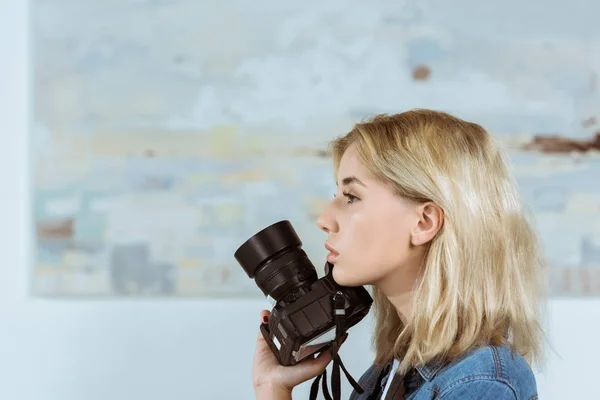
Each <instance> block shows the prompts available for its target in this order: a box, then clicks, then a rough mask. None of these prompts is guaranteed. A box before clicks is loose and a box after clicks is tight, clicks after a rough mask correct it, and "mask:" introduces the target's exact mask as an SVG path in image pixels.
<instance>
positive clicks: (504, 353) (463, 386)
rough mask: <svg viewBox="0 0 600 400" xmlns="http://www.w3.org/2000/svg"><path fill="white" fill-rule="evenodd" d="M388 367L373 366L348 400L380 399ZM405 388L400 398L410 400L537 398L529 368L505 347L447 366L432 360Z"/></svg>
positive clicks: (481, 351) (411, 375) (473, 354)
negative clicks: (403, 394) (361, 392)
mask: <svg viewBox="0 0 600 400" xmlns="http://www.w3.org/2000/svg"><path fill="white" fill-rule="evenodd" d="M391 364H392V361H390V362H389V363H388V364H387V365H384V366H377V365H375V364H373V365H372V366H371V367H370V368H369V369H368V370H367V371H366V372H365V373H364V374H363V375H362V377H361V378H360V380H359V383H360V385H361V386H362V387H363V388H364V389H365V392H364V393H363V394H358V393H357V392H356V391H354V392H353V393H352V395H351V396H350V400H367V399H380V396H381V392H382V391H383V388H384V387H385V384H386V381H387V378H388V377H387V376H386V377H384V378H383V379H381V376H382V375H384V374H385V370H386V369H387V370H389V367H390V366H391ZM378 381H380V382H379V386H380V387H379V388H377V386H378V385H377V384H378ZM404 386H405V388H406V395H405V396H404V397H403V399H410V400H426V399H427V400H429V399H438V400H442V399H443V400H455V399H461V400H470V399H493V400H509V399H510V400H537V398H538V395H537V385H536V381H535V377H534V375H533V372H532V371H531V369H530V368H529V365H528V364H527V362H526V361H525V359H523V357H521V355H520V354H518V353H513V352H512V351H511V349H510V348H509V347H508V346H485V347H481V348H479V349H476V350H474V351H472V352H470V353H468V354H466V355H464V356H463V357H461V358H459V359H458V360H455V361H453V362H452V363H449V364H444V363H443V362H439V361H436V360H432V361H431V362H429V363H427V364H425V365H424V366H419V367H416V368H415V371H413V372H412V373H409V374H407V376H406V378H405V381H404ZM376 389H378V390H376ZM377 391H378V392H379V394H378V395H377V396H375V397H373V396H372V394H374V392H377Z"/></svg>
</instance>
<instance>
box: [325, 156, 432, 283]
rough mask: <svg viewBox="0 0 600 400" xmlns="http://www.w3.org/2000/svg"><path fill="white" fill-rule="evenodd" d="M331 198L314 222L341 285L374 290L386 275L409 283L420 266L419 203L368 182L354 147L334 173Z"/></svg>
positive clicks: (421, 223) (423, 223)
mask: <svg viewBox="0 0 600 400" xmlns="http://www.w3.org/2000/svg"><path fill="white" fill-rule="evenodd" d="M336 179H337V185H338V190H337V193H336V196H335V198H334V199H333V200H332V201H331V203H330V204H329V205H328V207H327V209H326V210H325V211H324V212H323V214H321V215H320V216H319V218H318V219H317V224H318V225H319V227H320V228H321V229H322V230H323V231H325V232H327V236H328V237H327V241H326V243H325V246H326V247H327V248H328V249H329V250H330V253H329V255H328V257H327V260H328V261H329V262H330V263H332V264H333V265H334V268H333V278H334V279H335V281H336V282H337V283H338V284H340V285H342V286H359V285H367V284H368V285H375V286H377V285H378V284H380V283H382V282H384V281H385V280H386V279H387V278H390V277H392V276H398V277H404V278H405V279H404V281H406V279H409V280H412V281H410V282H405V283H407V284H409V285H411V286H412V284H413V283H414V279H416V277H417V275H418V272H419V270H420V266H421V262H420V260H421V258H420V257H422V256H423V253H422V252H420V251H419V250H422V249H419V247H422V246H419V244H421V242H419V240H422V239H423V238H422V237H420V236H419V234H421V236H422V231H423V228H424V227H425V226H426V224H427V221H426V219H424V217H423V215H424V214H426V211H425V212H424V206H423V205H422V204H419V203H416V202H413V201H410V200H408V199H404V198H402V197H400V196H398V195H396V194H394V193H393V191H392V188H391V187H389V186H387V185H386V184H384V183H382V182H380V181H377V180H375V179H374V177H373V176H372V174H371V173H370V172H369V171H368V170H367V169H366V168H365V167H364V165H363V164H362V163H361V162H360V160H359V158H358V156H357V154H356V150H355V147H354V145H351V146H350V147H349V148H348V149H347V150H346V152H345V153H344V155H343V157H342V159H341V162H340V166H339V169H338V171H337V177H336Z"/></svg>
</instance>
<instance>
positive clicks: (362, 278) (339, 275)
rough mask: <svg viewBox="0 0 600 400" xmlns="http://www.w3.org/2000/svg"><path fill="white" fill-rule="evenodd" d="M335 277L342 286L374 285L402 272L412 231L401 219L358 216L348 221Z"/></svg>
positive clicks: (381, 215)
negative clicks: (373, 283)
mask: <svg viewBox="0 0 600 400" xmlns="http://www.w3.org/2000/svg"><path fill="white" fill-rule="evenodd" d="M347 222H348V223H347V226H346V228H347V229H346V231H345V232H344V233H345V234H346V235H345V237H344V241H343V242H342V243H343V249H344V254H343V257H340V260H339V263H338V265H336V267H338V268H337V270H336V269H335V268H334V272H333V277H334V279H335V280H336V282H338V283H339V284H340V285H344V286H356V285H365V284H370V283H372V282H374V281H377V280H379V279H381V278H382V277H384V276H385V275H387V274H389V273H390V272H391V271H393V270H394V269H396V268H401V267H402V265H403V264H404V263H405V260H406V259H407V257H408V253H409V234H408V232H409V230H408V229H406V225H407V224H406V221H404V220H400V218H398V216H397V215H396V216H390V215H385V214H373V215H370V216H365V215H355V216H352V217H351V218H349V219H348V221H347Z"/></svg>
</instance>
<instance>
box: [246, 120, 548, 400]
mask: <svg viewBox="0 0 600 400" xmlns="http://www.w3.org/2000/svg"><path fill="white" fill-rule="evenodd" d="M332 149H333V159H334V166H335V171H336V180H337V185H338V189H337V190H338V192H337V194H336V196H335V198H334V199H333V200H332V201H331V203H330V204H329V206H328V207H327V209H326V210H325V211H324V212H323V214H322V215H321V216H320V217H319V219H318V221H317V223H318V225H319V227H320V228H321V229H322V230H323V231H325V232H326V233H327V242H326V247H327V248H328V249H329V250H330V253H329V255H328V261H329V262H331V263H332V264H334V266H335V267H334V268H333V277H334V279H335V280H336V282H337V283H339V284H341V285H344V286H357V285H372V286H373V289H374V292H373V295H374V311H375V314H376V326H375V332H374V346H375V354H376V355H375V360H374V363H373V365H372V366H371V368H369V369H368V370H367V372H366V373H365V374H364V375H363V376H362V378H361V379H360V381H359V382H360V383H361V384H362V386H363V387H364V388H365V393H364V394H362V395H359V394H358V393H356V392H354V393H353V394H352V396H351V398H352V399H367V398H382V399H383V398H389V399H392V398H411V399H415V400H419V399H483V398H492V399H495V400H503V399H518V400H521V399H524V400H528V399H536V398H537V389H536V382H535V378H534V375H533V373H532V370H531V368H530V366H531V365H532V364H533V363H534V362H539V361H541V359H542V357H541V355H542V347H543V346H542V339H543V331H542V327H541V323H540V315H541V314H540V311H541V306H542V299H543V291H544V289H545V284H544V283H545V278H544V277H545V264H544V262H543V257H542V255H541V252H540V247H539V245H538V241H537V238H536V235H535V233H534V229H533V228H532V227H531V225H530V224H529V223H528V221H527V219H526V217H525V213H524V211H523V209H522V203H521V198H520V196H519V193H518V190H517V185H516V183H515V180H514V179H513V177H512V175H511V174H510V173H509V170H508V168H507V166H506V163H505V160H504V158H503V155H502V153H501V152H500V150H499V148H498V146H497V145H496V144H495V143H494V141H493V139H492V138H491V136H490V135H489V134H488V133H487V132H486V131H485V130H484V129H483V128H482V127H481V126H479V125H477V124H474V123H471V122H467V121H464V120H461V119H458V118H455V117H453V116H451V115H449V114H446V113H442V112H435V111H430V110H412V111H408V112H404V113H400V114H396V115H391V116H388V115H380V116H376V117H375V118H373V119H372V120H370V121H367V122H364V123H359V124H357V125H356V126H355V127H354V129H352V131H351V132H350V133H348V134H347V135H346V136H344V137H342V138H339V139H337V140H335V141H334V142H333V143H332ZM262 317H263V318H267V317H268V312H266V311H263V312H262ZM330 360H331V356H330V355H329V354H328V353H323V354H321V355H320V356H319V357H317V358H316V359H314V360H308V361H305V362H302V363H300V364H299V365H296V366H293V367H282V366H279V365H278V364H277V361H276V360H275V358H274V356H273V354H271V352H270V350H269V349H268V347H267V345H266V343H265V342H264V340H262V338H261V336H260V335H259V339H258V342H257V346H256V354H255V360H254V365H253V381H254V386H255V391H256V395H257V398H259V399H290V398H291V392H292V389H293V388H294V386H296V385H298V384H300V383H302V382H304V381H306V380H308V379H311V378H313V377H316V376H318V375H319V374H321V373H322V371H323V370H324V369H325V368H326V366H327V364H328V363H329V361H330ZM369 396H370V397H369Z"/></svg>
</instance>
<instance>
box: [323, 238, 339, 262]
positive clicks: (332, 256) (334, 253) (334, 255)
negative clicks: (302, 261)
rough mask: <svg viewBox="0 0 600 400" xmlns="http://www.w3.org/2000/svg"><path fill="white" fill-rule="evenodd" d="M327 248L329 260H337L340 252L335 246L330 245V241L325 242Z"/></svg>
mask: <svg viewBox="0 0 600 400" xmlns="http://www.w3.org/2000/svg"><path fill="white" fill-rule="evenodd" d="M325 248H326V249H327V250H329V254H328V255H327V261H328V262H330V263H333V262H335V260H336V259H337V258H338V256H339V255H340V253H338V252H337V251H336V250H335V249H334V248H333V247H331V246H330V245H329V243H327V242H325Z"/></svg>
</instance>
